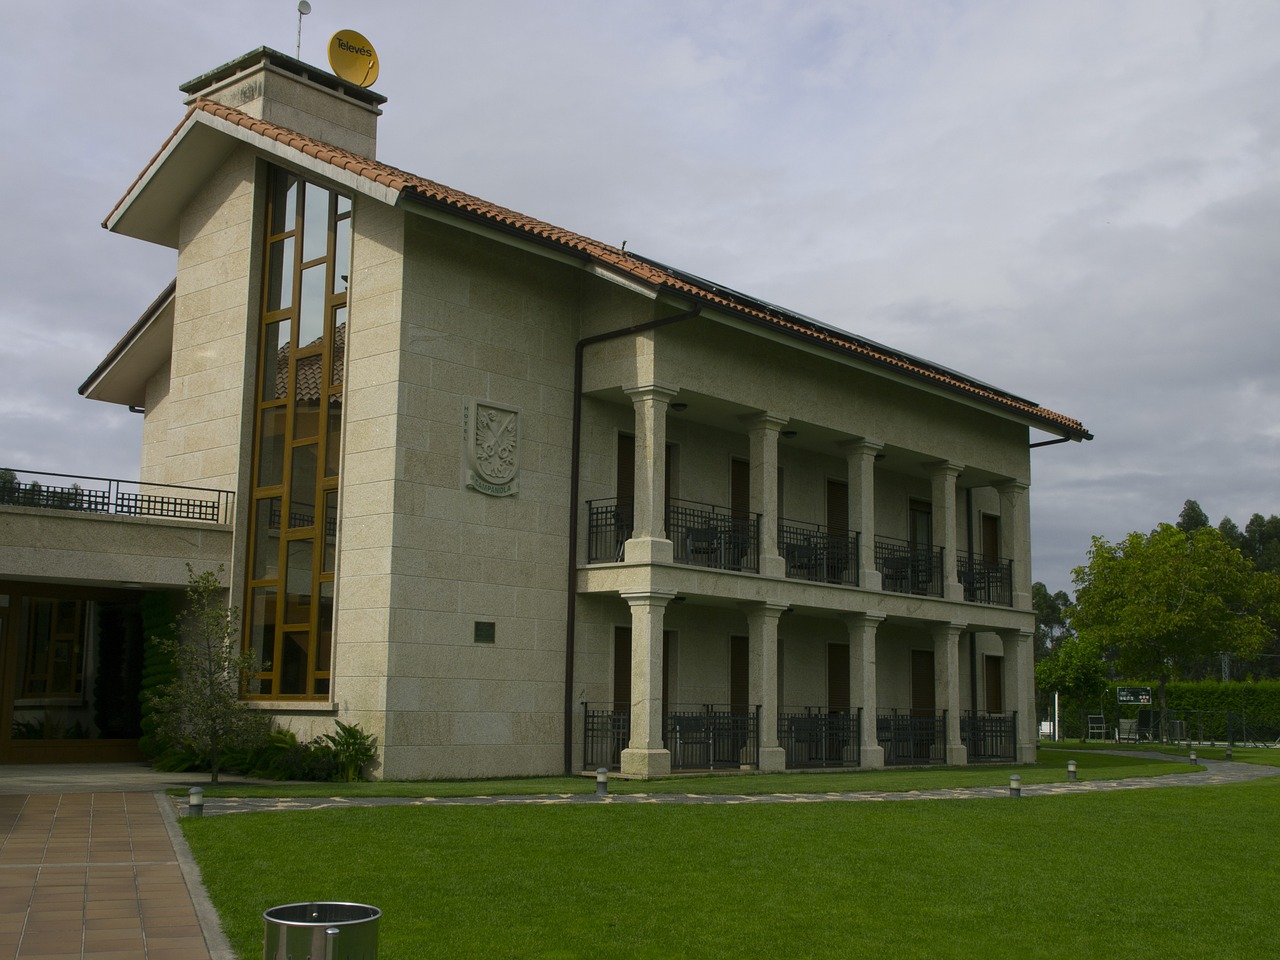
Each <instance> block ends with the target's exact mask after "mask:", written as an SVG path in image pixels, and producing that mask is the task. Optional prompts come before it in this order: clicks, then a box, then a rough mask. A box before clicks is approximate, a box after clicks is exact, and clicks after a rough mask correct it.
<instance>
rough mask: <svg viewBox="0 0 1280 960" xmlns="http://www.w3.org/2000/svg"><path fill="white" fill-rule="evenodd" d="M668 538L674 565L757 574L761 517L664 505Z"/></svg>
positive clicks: (694, 506)
mask: <svg viewBox="0 0 1280 960" xmlns="http://www.w3.org/2000/svg"><path fill="white" fill-rule="evenodd" d="M667 536H668V537H670V538H671V542H672V544H673V545H674V546H675V558H676V562H677V563H688V564H693V565H694V566H699V567H714V568H715V569H717V570H747V571H750V572H752V573H757V572H759V570H760V514H758V513H746V514H743V513H735V512H733V511H732V510H729V509H727V508H725V507H718V506H715V505H714V504H709V503H694V502H693V501H690V500H668V501H667Z"/></svg>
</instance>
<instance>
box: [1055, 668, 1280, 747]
mask: <svg viewBox="0 0 1280 960" xmlns="http://www.w3.org/2000/svg"><path fill="white" fill-rule="evenodd" d="M1116 687H1150V688H1151V699H1152V701H1153V702H1152V704H1151V707H1150V709H1152V710H1158V709H1159V708H1160V704H1159V702H1158V698H1159V692H1158V691H1159V685H1158V683H1156V682H1155V681H1141V680H1129V681H1125V682H1123V683H1114V684H1111V685H1110V686H1109V687H1108V688H1107V692H1106V693H1105V694H1103V696H1102V702H1101V703H1098V702H1096V701H1095V702H1091V703H1088V704H1085V705H1084V710H1083V713H1084V714H1085V715H1086V716H1088V715H1090V714H1097V713H1098V712H1099V711H1100V710H1101V712H1102V714H1103V716H1104V717H1105V718H1106V729H1107V730H1108V731H1110V730H1114V729H1115V728H1116V727H1117V726H1118V721H1119V720H1120V719H1121V718H1125V719H1133V718H1134V717H1136V716H1137V715H1138V710H1139V709H1140V708H1139V707H1136V706H1133V705H1131V704H1125V705H1121V704H1118V703H1117V702H1116ZM1168 702H1169V712H1170V716H1171V718H1172V719H1186V720H1187V721H1188V732H1189V733H1190V735H1192V736H1195V734H1196V731H1197V730H1201V729H1203V730H1204V732H1205V736H1206V737H1207V738H1212V739H1219V740H1221V739H1226V738H1227V737H1228V736H1230V735H1232V734H1235V735H1236V737H1237V738H1238V737H1239V734H1240V732H1241V724H1242V723H1243V724H1244V725H1245V726H1246V728H1247V729H1248V730H1250V731H1253V732H1254V733H1255V734H1256V735H1258V736H1263V737H1264V738H1265V739H1268V740H1270V739H1273V738H1274V736H1276V734H1272V735H1271V736H1266V734H1267V733H1269V732H1270V731H1271V730H1272V728H1273V727H1280V680H1260V681H1256V682H1241V681H1228V682H1225V683H1224V682H1221V681H1217V680H1202V681H1198V682H1195V683H1190V682H1182V681H1178V682H1172V683H1170V684H1169V686H1168ZM1046 706H1047V713H1046V710H1045V707H1046ZM1059 709H1060V712H1061V718H1062V727H1063V736H1064V737H1066V738H1068V739H1071V738H1078V737H1080V736H1081V732H1082V729H1083V728H1082V723H1083V722H1084V721H1082V720H1081V713H1082V711H1081V704H1080V703H1079V701H1075V700H1072V699H1071V698H1068V697H1062V698H1060V700H1059ZM1052 711H1053V694H1052V692H1050V693H1047V694H1042V699H1041V714H1042V716H1045V715H1051V714H1052ZM1228 724H1230V726H1229V725H1228ZM1255 728H1256V729H1255Z"/></svg>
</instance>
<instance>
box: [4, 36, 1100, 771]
mask: <svg viewBox="0 0 1280 960" xmlns="http://www.w3.org/2000/svg"><path fill="white" fill-rule="evenodd" d="M181 89H182V91H183V93H184V94H185V95H186V97H187V100H186V104H187V113H186V115H185V116H184V117H183V118H182V121H181V123H180V124H179V125H178V127H177V129H176V130H175V131H174V132H173V133H172V134H171V135H170V136H169V138H168V139H167V140H165V141H164V143H163V145H162V147H161V148H160V151H159V152H158V153H157V154H156V155H155V157H154V158H153V159H152V160H151V162H150V163H148V164H147V166H146V168H145V169H144V170H143V171H142V172H141V173H140V174H139V176H138V178H137V180H136V181H135V182H134V183H133V184H132V185H131V186H130V187H129V189H128V191H127V192H126V193H125V195H124V197H123V198H122V199H121V200H120V202H119V204H118V205H117V206H116V207H115V209H114V210H112V211H111V213H110V214H109V216H108V217H107V220H106V222H105V224H104V226H106V227H107V229H109V230H111V231H112V232H114V233H118V234H121V235H123V236H126V237H132V238H135V239H138V240H145V241H150V242H152V243H158V244H163V245H165V246H168V247H171V248H172V249H173V250H174V251H175V252H176V277H175V280H174V282H173V283H172V284H171V285H170V286H169V287H168V289H166V290H165V291H164V292H163V293H162V294H161V296H160V297H159V298H158V299H157V300H156V301H155V302H154V303H153V304H152V305H151V306H150V308H149V309H148V310H147V311H146V312H145V313H144V314H143V315H142V317H141V318H140V319H139V320H138V322H137V323H135V324H134V325H133V327H132V328H131V329H130V330H129V331H128V332H127V333H126V334H125V336H124V338H123V339H122V340H121V341H120V343H119V344H118V345H117V346H116V347H115V348H114V349H113V350H112V352H111V353H110V355H109V356H108V357H106V358H105V359H104V360H103V362H102V364H101V365H100V366H99V367H98V369H97V370H95V371H94V372H93V373H92V375H91V376H90V377H89V378H88V380H87V381H86V382H85V384H84V385H83V387H82V388H81V392H82V393H83V394H84V395H85V396H86V397H89V398H91V399H94V400H100V401H106V402H111V403H118V404H124V405H128V406H130V407H132V408H134V409H135V410H138V411H143V412H144V413H145V427H144V432H143V449H142V463H141V471H140V483H139V484H136V485H128V484H107V485H105V486H104V485H103V484H101V483H97V484H95V482H92V481H88V480H85V481H77V482H76V484H75V485H74V486H73V485H72V484H70V483H69V482H67V480H66V479H63V480H59V479H57V478H48V477H45V478H37V477H35V476H34V475H26V474H22V475H17V476H16V477H11V478H9V479H8V480H7V481H5V482H6V483H8V487H7V488H4V489H0V547H3V552H2V554H0V556H3V558H4V559H3V560H2V561H0V593H3V594H4V595H5V597H6V605H5V606H3V607H0V617H3V621H2V623H3V628H4V629H6V630H7V631H8V634H7V635H8V637H9V643H8V645H7V649H8V651H9V652H8V654H7V659H6V661H5V662H4V664H3V674H4V676H5V677H6V678H7V679H5V680H4V682H3V698H2V699H0V709H3V710H4V711H7V715H8V717H9V718H10V719H11V720H12V721H13V725H14V727H13V732H12V735H11V736H10V739H9V740H8V741H0V757H3V758H4V759H8V760H14V759H30V758H32V757H33V756H35V755H36V754H37V753H38V752H40V751H43V752H44V754H45V755H46V756H55V755H56V756H57V757H65V758H68V759H70V758H81V757H89V756H95V757H106V756H109V755H114V754H113V753H112V751H113V750H114V751H115V753H117V754H118V753H120V752H122V751H124V752H127V750H128V749H129V747H130V745H131V741H129V740H128V738H127V737H118V736H117V737H115V738H114V739H113V738H112V737H111V735H110V734H107V733H104V730H103V724H102V723H101V722H100V721H101V715H102V714H103V710H102V709H101V706H100V705H99V704H98V703H97V699H98V698H99V697H100V696H101V695H102V694H101V691H103V690H105V689H107V688H111V687H113V684H114V685H115V686H118V685H119V684H120V683H127V681H113V682H112V683H105V684H104V683H102V682H101V678H102V676H103V675H108V676H110V675H113V671H117V672H118V670H117V663H118V660H119V656H117V653H113V652H112V651H117V652H118V650H119V649H120V648H121V644H122V643H124V641H121V640H119V637H118V634H119V632H120V629H122V628H119V627H118V626H114V625H113V624H117V623H118V622H123V621H125V620H128V619H129V616H128V615H126V614H128V611H129V610H130V609H131V607H130V605H131V604H136V600H137V598H138V597H139V595H141V594H143V593H145V592H146V591H153V590H156V589H172V588H175V587H178V586H180V585H181V584H183V583H184V582H185V579H186V574H185V563H186V562H188V561H190V562H193V563H194V564H195V565H196V566H197V567H199V568H209V567H212V566H214V565H217V564H219V563H220V564H222V565H223V566H224V568H225V571H226V574H225V575H226V584H227V588H228V591H229V596H230V598H231V602H233V603H235V604H237V605H238V606H239V607H240V608H241V609H242V611H243V621H244V629H245V642H246V643H247V644H248V645H249V647H250V648H251V649H252V650H253V651H254V653H255V654H256V656H257V658H258V664H259V669H258V670H257V672H256V673H255V674H254V675H252V676H251V677H249V678H247V681H246V687H245V692H244V696H245V697H246V698H247V699H248V700H249V701H251V702H252V703H254V704H255V705H257V706H259V707H260V708H261V709H263V710H267V711H270V712H271V713H272V714H273V715H274V716H276V717H277V718H278V720H279V722H280V723H282V724H285V725H288V726H289V727H291V728H293V729H295V730H296V731H297V732H298V733H299V734H300V735H302V736H310V735H314V734H315V733H318V732H322V731H326V730H329V729H331V728H332V724H333V720H334V719H335V718H337V719H341V720H343V721H344V722H348V723H358V724H359V725H360V726H361V727H362V728H363V729H364V730H366V731H368V732H371V733H373V734H375V735H376V736H377V741H378V744H379V751H380V757H379V760H380V764H379V767H378V771H377V773H378V775H381V776H385V777H388V778H397V779H399V778H410V777H414V778H416V777H470V776H492V775H517V774H550V773H558V772H561V771H564V770H571V771H577V770H590V769H595V768H596V767H598V766H607V767H612V768H615V769H619V770H621V771H622V772H623V773H626V774H633V775H639V776H651V775H660V774H665V773H667V772H669V771H672V770H698V769H709V768H710V769H726V768H727V769H742V768H746V769H759V770H782V769H798V768H804V767H814V766H832V767H838V766H861V767H877V766H881V765H884V764H894V763H911V764H916V763H938V762H947V763H965V762H977V761H980V760H992V759H998V760H1011V759H1017V760H1031V759H1033V757H1034V747H1035V736H1036V723H1035V719H1036V718H1035V710H1034V691H1033V682H1032V648H1031V638H1032V632H1033V628H1034V620H1033V614H1032V611H1031V602H1030V593H1031V569H1030V557H1031V550H1030V526H1029V520H1028V516H1029V510H1028V484H1029V481H1030V449H1031V447H1033V446H1034V445H1036V443H1037V442H1049V443H1053V442H1060V441H1064V440H1084V439H1089V436H1090V435H1089V433H1088V432H1087V431H1086V430H1085V428H1084V427H1083V426H1082V425H1081V424H1080V423H1079V422H1077V421H1075V420H1073V419H1070V418H1069V417H1066V416H1062V415H1060V414H1058V413H1055V412H1053V411H1051V410H1048V409H1045V408H1043V407H1040V406H1038V405H1037V404H1035V403H1033V402H1031V401H1029V400H1026V399H1023V398H1021V397H1018V396H1014V395H1013V394H1010V393H1008V392H1006V391H1003V390H1000V389H998V388H995V387H992V386H990V385H987V384H984V383H981V382H979V381H977V380H974V379H973V378H970V377H966V376H964V375H962V374H959V373H956V372H954V371H952V370H948V369H946V368H944V367H941V366H938V365H937V364H933V363H930V362H927V361H924V360H921V359H919V358H916V357H912V356H909V355H907V354H905V353H902V352H900V351H896V350H894V349H892V348H889V347H886V346H883V345H881V344H877V343H874V342H871V341H869V340H866V339H863V338H860V337H858V336H856V335H853V334H849V333H845V332H843V331H840V330H837V329H834V328H832V327H827V326H824V325H823V324H821V323H819V322H817V321H815V320H813V319H810V318H808V317H804V316H801V315H798V314H796V313H794V312H791V311H788V310H786V309H784V308H782V307H778V306H775V305H772V304H769V303H765V302H762V301H760V300H758V299H755V298H752V297H750V296H748V295H746V294H743V293H739V292H737V291H734V290H730V289H727V288H725V287H722V286H718V285H715V284H713V283H710V282H708V281H706V280H704V279H701V278H699V277H696V276H692V275H690V274H687V273H684V272H681V271H680V270H678V269H675V268H672V267H670V266H667V265H664V264H661V263H657V262H654V261H652V260H648V259H645V258H643V257H640V256H637V255H635V254H632V253H630V252H625V251H623V250H621V249H617V248H614V247H611V246H608V245H606V244H602V243H598V242H596V241H594V240H591V239H589V238H587V237H583V236H580V235H578V234H575V233H572V232H570V231H568V230H565V229H562V228H560V227H556V226H553V225H551V224H548V223H544V222H541V221H538V220H535V219H533V218H531V217H527V216H524V215H521V214H519V213H516V212H514V211H511V210H508V209H504V208H502V207H499V206H497V205H495V204H493V203H490V202H488V201H486V200H481V199H479V198H477V197H473V196H469V195H467V194H464V193H461V192H459V191H457V190H454V189H452V188H450V187H446V186H444V185H442V184H439V183H435V182H433V181H431V180H427V179H424V178H422V177H419V176H416V175H413V174H410V173H406V172H404V171H402V170H399V169H396V168H394V167H391V166H388V165H386V164H383V163H381V162H379V161H378V160H376V159H375V141H376V132H377V130H376V125H377V120H378V117H379V115H380V113H381V105H382V104H383V102H384V98H383V97H381V96H380V95H378V94H376V93H373V92H372V91H370V90H366V89H363V88H361V87H358V86H355V85H352V84H349V83H347V82H345V81H343V80H340V79H339V78H337V77H335V76H333V75H331V74H328V73H326V72H323V71H320V70H318V69H316V68H314V67H311V66H308V65H306V64H304V63H301V62H299V61H297V60H295V59H293V58H291V57H288V56H285V55H283V54H280V53H277V52H275V51H272V50H268V49H265V48H264V49H259V50H256V51H254V52H252V53H250V54H248V55H246V56H244V57H242V58H240V59H238V60H236V61H234V62H232V63H229V64H226V65H225V66H223V67H220V68H218V69H217V70H214V71H212V72H210V73H208V74H206V75H204V76H202V77H199V78H198V79H196V80H193V81H191V82H190V83H188V84H186V85H184V86H183V87H182V88H181ZM1037 437H1040V438H1041V439H1040V440H1038V441H1037V439H1036V438H1037ZM1045 437H1047V438H1048V439H1043V438H1045ZM33 482H36V483H38V484H39V487H38V491H39V492H38V493H37V494H33V493H32V490H31V485H32V483H33ZM0 487H3V484H2V483H0ZM6 489H7V490H8V493H7V494H6V492H5V491H6ZM120 610H123V611H125V613H120V612H119V611H120ZM129 631H131V633H130V636H133V637H134V639H133V640H130V641H129V642H128V643H127V644H125V646H128V648H129V650H131V651H132V650H134V649H135V648H136V646H137V644H136V635H137V633H138V629H137V628H136V626H134V627H130V628H129ZM132 655H133V654H132V653H131V654H130V656H132ZM59 670H61V673H59V672H58V671H59ZM55 675H56V678H55ZM42 684H43V686H42ZM95 691H99V692H95ZM37 721H39V723H40V724H42V725H43V726H42V729H43V733H42V734H41V733H39V732H37V726H36V724H37ZM23 723H26V724H28V727H26V728H24V729H26V731H27V733H28V734H30V735H29V736H21V735H19V734H18V733H17V731H18V728H19V725H20V724H23ZM40 737H42V739H38V738H40ZM50 751H52V752H50Z"/></svg>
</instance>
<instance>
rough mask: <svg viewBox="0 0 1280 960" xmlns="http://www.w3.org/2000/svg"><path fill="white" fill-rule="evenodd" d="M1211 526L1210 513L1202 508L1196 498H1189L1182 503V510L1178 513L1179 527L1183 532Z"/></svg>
mask: <svg viewBox="0 0 1280 960" xmlns="http://www.w3.org/2000/svg"><path fill="white" fill-rule="evenodd" d="M1207 526H1209V515H1208V514H1207V513H1205V512H1204V511H1203V510H1201V509H1200V504H1199V503H1197V502H1196V501H1195V500H1187V501H1186V502H1185V503H1183V504H1182V512H1181V513H1180V514H1178V523H1177V527H1178V529H1179V530H1181V531H1182V532H1183V533H1192V532H1193V531H1196V530H1199V529H1200V528H1201V527H1207Z"/></svg>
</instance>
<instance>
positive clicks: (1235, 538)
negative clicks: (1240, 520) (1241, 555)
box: [1218, 517, 1244, 552]
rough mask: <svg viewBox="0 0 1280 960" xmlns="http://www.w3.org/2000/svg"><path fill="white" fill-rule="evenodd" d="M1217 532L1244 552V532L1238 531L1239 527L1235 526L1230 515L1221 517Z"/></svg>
mask: <svg viewBox="0 0 1280 960" xmlns="http://www.w3.org/2000/svg"><path fill="white" fill-rule="evenodd" d="M1218 532H1219V533H1220V534H1222V536H1223V539H1225V540H1226V541H1227V543H1229V544H1231V545H1232V546H1233V547H1235V548H1236V549H1237V550H1239V551H1241V552H1244V534H1243V533H1241V532H1240V528H1239V527H1237V526H1236V522H1235V521H1234V520H1232V519H1231V518H1230V517H1223V518H1222V522H1221V523H1219V524H1218Z"/></svg>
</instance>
